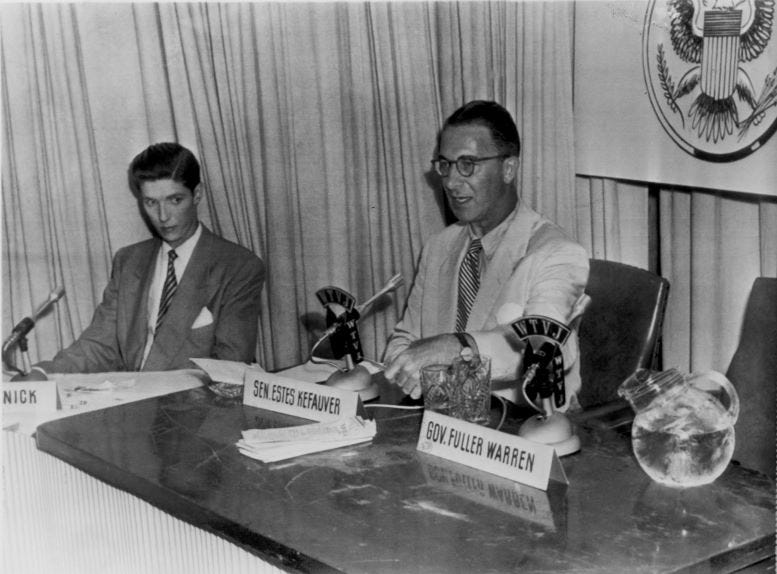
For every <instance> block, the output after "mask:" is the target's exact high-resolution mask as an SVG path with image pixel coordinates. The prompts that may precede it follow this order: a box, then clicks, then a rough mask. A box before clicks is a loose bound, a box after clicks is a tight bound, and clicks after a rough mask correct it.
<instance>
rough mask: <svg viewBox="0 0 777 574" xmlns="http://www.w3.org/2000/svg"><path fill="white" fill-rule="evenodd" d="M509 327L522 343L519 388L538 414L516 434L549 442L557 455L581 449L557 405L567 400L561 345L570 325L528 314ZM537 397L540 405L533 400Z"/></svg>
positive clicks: (568, 332)
mask: <svg viewBox="0 0 777 574" xmlns="http://www.w3.org/2000/svg"><path fill="white" fill-rule="evenodd" d="M511 326H512V328H513V330H514V331H515V333H516V334H517V335H518V337H519V338H520V339H521V340H522V341H523V342H524V343H525V345H526V346H525V348H524V354H523V364H522V369H523V372H522V375H521V377H520V385H521V391H522V392H523V397H524V399H526V402H527V403H529V404H530V405H531V406H532V407H534V409H535V410H537V411H538V412H539V413H540V414H538V415H535V416H533V417H530V418H528V419H527V420H526V421H525V422H524V423H523V424H522V425H521V428H520V429H519V430H518V435H519V436H521V437H523V438H525V439H528V440H533V441H535V442H540V443H544V444H549V445H551V446H553V448H554V449H555V450H556V453H557V454H558V456H565V455H568V454H572V453H574V452H577V451H579V450H580V438H579V437H578V436H577V435H576V434H575V432H574V428H573V427H572V423H571V422H570V421H569V419H568V418H567V416H566V415H565V414H564V413H562V412H558V411H557V410H556V409H557V408H560V407H562V406H564V404H565V403H566V392H565V388H564V356H563V354H562V351H561V347H562V345H563V344H564V343H565V342H566V341H567V339H568V338H569V335H570V334H571V332H572V331H571V329H570V328H569V327H567V326H566V325H564V324H563V323H559V322H558V321H556V320H555V319H551V318H550V317H543V316H541V315H528V316H526V317H522V318H520V319H518V320H517V321H515V322H514V323H512V325H511ZM536 397H539V399H540V403H541V406H538V405H537V403H536V402H535V400H536Z"/></svg>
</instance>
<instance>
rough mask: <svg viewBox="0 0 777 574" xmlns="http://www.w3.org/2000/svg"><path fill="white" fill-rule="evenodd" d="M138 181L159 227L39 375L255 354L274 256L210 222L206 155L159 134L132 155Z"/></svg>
mask: <svg viewBox="0 0 777 574" xmlns="http://www.w3.org/2000/svg"><path fill="white" fill-rule="evenodd" d="M129 185H130V188H131V189H132V191H133V193H134V194H135V196H136V197H137V198H138V202H139V204H140V209H141V213H142V215H143V216H144V218H145V219H146V221H147V222H148V223H149V224H150V227H151V228H152V229H153V230H154V232H155V237H154V238H152V239H148V240H146V241H143V242H140V243H136V244H134V245H130V246H128V247H124V248H123V249H120V250H119V251H118V252H117V253H116V256H115V258H114V260H113V270H112V272H111V279H110V282H109V283H108V286H107V287H106V289H105V292H104V294H103V300H102V302H101V303H100V305H99V306H98V307H97V310H96V311H95V314H94V317H93V319H92V322H91V324H90V325H89V326H88V327H87V328H86V330H85V331H84V332H83V333H82V334H81V336H80V337H79V338H78V340H77V341H75V342H74V343H73V344H72V345H70V347H68V348H67V349H64V350H63V351H60V352H59V353H58V354H57V355H56V356H55V357H54V358H53V359H52V360H51V361H43V362H41V363H38V364H37V365H35V366H34V367H33V373H31V374H30V375H29V378H42V377H43V376H45V374H46V373H73V372H82V373H90V372H107V371H141V370H142V371H164V370H173V369H183V368H192V367H194V364H193V363H192V362H191V361H190V360H189V359H190V358H196V357H211V358H215V359H223V360H232V361H245V362H248V361H251V360H253V358H254V354H255V348H256V338H257V329H258V316H259V301H260V293H261V290H262V284H263V281H264V264H263V262H262V260H261V259H259V258H258V257H257V256H256V255H254V254H253V253H252V252H250V251H249V250H248V249H246V248H244V247H241V246H240V245H237V244H235V243H232V242H230V241H227V240H225V239H222V238H220V237H218V236H216V235H214V234H213V233H211V232H210V231H209V230H208V229H207V228H206V227H205V226H204V225H202V223H200V221H199V219H198V217H197V205H198V204H199V202H200V200H201V199H202V189H201V186H200V166H199V164H198V162H197V159H196V158H195V157H194V155H193V154H192V152H190V151H189V150H188V149H186V148H184V147H183V146H181V145H179V144H177V143H159V144H154V145H152V146H150V147H148V148H147V149H145V150H144V151H143V152H141V153H140V154H138V155H137V156H136V157H135V159H133V160H132V163H131V164H130V167H129Z"/></svg>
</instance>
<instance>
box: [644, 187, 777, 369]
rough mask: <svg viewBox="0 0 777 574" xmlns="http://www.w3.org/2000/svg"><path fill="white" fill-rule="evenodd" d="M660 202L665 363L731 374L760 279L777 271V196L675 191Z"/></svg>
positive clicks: (775, 275) (662, 195)
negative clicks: (749, 304)
mask: <svg viewBox="0 0 777 574" xmlns="http://www.w3.org/2000/svg"><path fill="white" fill-rule="evenodd" d="M775 183H777V182H775ZM659 205H660V229H661V238H660V256H661V269H662V273H663V275H665V276H666V277H667V278H668V279H669V281H670V283H671V288H670V295H669V302H668V305H667V310H666V319H665V322H664V345H663V353H664V365H665V366H667V367H671V366H676V367H679V368H680V369H681V370H684V371H697V370H709V369H714V370H716V371H720V372H723V373H725V372H726V370H727V369H728V365H729V362H730V361H731V357H732V356H733V355H734V351H735V350H736V347H737V344H738V342H739V338H740V330H741V328H742V320H743V317H744V310H745V305H746V303H747V298H748V295H749V294H750V288H751V287H752V285H753V281H754V280H755V278H756V277H761V276H764V277H777V199H775V198H770V197H757V196H749V195H742V194H728V193H724V192H712V191H703V190H690V189H689V190H677V189H672V190H662V191H661V194H660V202H659ZM775 352H777V349H775Z"/></svg>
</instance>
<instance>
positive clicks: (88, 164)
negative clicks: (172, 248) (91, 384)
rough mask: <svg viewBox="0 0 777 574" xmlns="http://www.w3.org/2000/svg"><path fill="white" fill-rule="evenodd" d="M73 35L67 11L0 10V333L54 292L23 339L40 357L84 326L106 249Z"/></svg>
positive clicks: (95, 154) (101, 282) (88, 111)
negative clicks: (42, 324) (48, 315)
mask: <svg viewBox="0 0 777 574" xmlns="http://www.w3.org/2000/svg"><path fill="white" fill-rule="evenodd" d="M80 33H81V30H80V28H79V25H78V20H77V18H76V14H75V10H74V7H73V6H61V7H57V8H56V9H51V7H46V6H41V5H30V6H21V5H11V6H9V5H6V6H3V7H2V20H0V58H2V70H3V73H2V101H3V146H2V147H3V154H2V156H3V159H2V162H3V163H2V186H3V187H2V189H3V194H2V195H3V235H2V237H3V248H2V254H3V283H2V289H3V297H2V299H3V327H4V329H3V330H4V332H5V333H8V332H9V331H10V326H11V321H12V320H13V321H18V320H20V319H21V318H22V317H23V316H24V315H25V314H30V313H31V312H32V309H33V308H34V306H35V305H37V304H38V303H40V302H42V301H44V300H45V299H46V298H47V297H48V294H49V293H50V292H51V291H52V290H53V288H54V287H55V286H63V287H64V288H65V289H66V291H67V294H68V295H67V297H68V298H67V304H66V305H60V312H59V313H57V314H55V317H54V318H55V319H56V320H50V321H49V322H48V323H47V324H46V328H45V330H36V331H34V332H33V334H32V335H31V337H30V338H31V341H30V345H31V348H32V349H33V350H35V351H37V353H39V354H40V355H45V356H50V355H52V354H53V353H54V352H55V351H56V350H57V349H58V348H59V347H60V346H61V345H62V344H66V343H68V342H69V341H72V339H73V337H74V336H77V335H78V333H80V331H81V329H82V328H83V327H84V326H85V325H86V324H88V321H89V320H90V318H91V315H92V313H93V311H94V305H95V301H96V300H98V298H99V296H100V294H101V293H102V289H103V288H104V286H105V283H106V277H107V274H106V269H107V267H108V265H109V262H110V256H111V251H112V243H111V237H110V233H109V230H108V221H107V217H106V213H107V206H106V202H105V196H104V194H103V186H104V184H105V181H104V179H103V172H104V169H105V166H104V164H103V163H102V162H101V161H100V160H99V157H100V154H99V151H98V143H97V141H96V139H95V136H94V116H93V113H92V107H91V102H90V99H89V94H88V91H87V86H86V84H85V83H84V77H85V64H84V58H83V57H82V53H81V51H80V50H81V44H80V41H79V37H80ZM73 271H75V273H74V272H73Z"/></svg>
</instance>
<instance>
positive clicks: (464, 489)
mask: <svg viewBox="0 0 777 574" xmlns="http://www.w3.org/2000/svg"><path fill="white" fill-rule="evenodd" d="M421 456H422V457H423V458H422V459H421V468H422V469H423V471H424V476H425V477H426V483H427V484H429V485H430V486H435V487H437V488H442V489H443V490H445V491H447V492H451V493H453V494H455V495H457V496H459V497H461V498H466V499H467V500H471V501H474V502H476V503H478V504H481V505H483V506H487V507H489V508H493V509H495V510H499V511H501V512H505V513H507V514H510V515H512V516H517V517H518V518H521V519H523V520H527V521H529V522H532V523H534V524H539V525H540V526H542V527H543V528H546V529H547V530H550V531H555V530H556V521H555V519H554V516H553V507H552V505H551V501H550V495H549V494H548V493H547V492H545V491H543V490H540V489H538V488H534V487H531V486H526V485H525V484H518V483H517V482H515V481H513V480H507V479H505V478H502V477H499V476H495V475H493V474H488V473H485V472H482V471H479V470H476V469H474V468H469V467H466V466H462V465H460V464H456V463H453V462H450V461H447V460H443V459H441V458H438V457H434V456H425V455H421ZM561 488H562V489H564V488H566V487H564V486H561Z"/></svg>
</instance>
